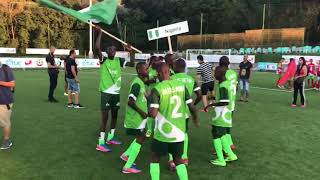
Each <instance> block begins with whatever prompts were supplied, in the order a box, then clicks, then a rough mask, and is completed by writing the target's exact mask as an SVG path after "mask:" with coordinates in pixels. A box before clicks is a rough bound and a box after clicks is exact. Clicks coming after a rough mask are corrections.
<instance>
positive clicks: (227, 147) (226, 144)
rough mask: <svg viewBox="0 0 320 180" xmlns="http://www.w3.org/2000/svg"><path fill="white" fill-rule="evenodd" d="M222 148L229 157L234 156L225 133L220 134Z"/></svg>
mask: <svg viewBox="0 0 320 180" xmlns="http://www.w3.org/2000/svg"><path fill="white" fill-rule="evenodd" d="M220 139H221V142H222V146H223V150H224V151H225V152H226V153H227V154H228V156H229V157H233V156H235V154H234V153H233V151H232V150H231V147H230V143H229V139H228V137H227V136H226V135H224V136H222V137H221V138H220Z"/></svg>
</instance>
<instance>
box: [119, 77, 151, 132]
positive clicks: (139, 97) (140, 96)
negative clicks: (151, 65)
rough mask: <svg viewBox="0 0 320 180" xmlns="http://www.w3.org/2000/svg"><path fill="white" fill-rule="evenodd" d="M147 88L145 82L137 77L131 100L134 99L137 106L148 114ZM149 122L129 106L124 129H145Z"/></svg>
mask: <svg viewBox="0 0 320 180" xmlns="http://www.w3.org/2000/svg"><path fill="white" fill-rule="evenodd" d="M145 93H146V88H145V84H144V82H143V81H142V80H141V79H140V78H139V77H136V78H135V79H134V80H133V82H132V84H131V88H130V91H129V98H130V97H131V98H133V99H134V100H135V101H136V105H137V106H138V107H139V108H140V109H141V110H142V111H144V112H146V113H147V111H148V107H147V99H146V97H145ZM146 123H147V120H146V119H143V118H142V117H141V116H140V114H139V113H138V112H137V111H135V110H134V109H132V108H131V107H130V106H128V105H127V110H126V117H125V120H124V127H125V128H129V129H144V128H145V126H146Z"/></svg>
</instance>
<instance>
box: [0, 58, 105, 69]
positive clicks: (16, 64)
mask: <svg viewBox="0 0 320 180" xmlns="http://www.w3.org/2000/svg"><path fill="white" fill-rule="evenodd" d="M55 60H56V63H57V64H59V63H61V67H63V61H61V60H60V59H59V58H56V59H55ZM0 61H1V63H2V64H7V65H8V66H10V67H11V68H22V69H27V68H47V62H46V59H45V58H11V57H4V58H2V57H0ZM76 62H77V64H78V67H79V68H99V67H100V63H99V60H98V59H76Z"/></svg>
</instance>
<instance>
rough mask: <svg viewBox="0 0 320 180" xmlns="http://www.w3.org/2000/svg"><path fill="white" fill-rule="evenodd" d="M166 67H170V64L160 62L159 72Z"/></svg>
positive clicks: (158, 65)
mask: <svg viewBox="0 0 320 180" xmlns="http://www.w3.org/2000/svg"><path fill="white" fill-rule="evenodd" d="M165 67H169V66H168V64H167V63H165V62H160V63H159V64H157V72H158V73H160V72H161V70H162V69H163V68H165Z"/></svg>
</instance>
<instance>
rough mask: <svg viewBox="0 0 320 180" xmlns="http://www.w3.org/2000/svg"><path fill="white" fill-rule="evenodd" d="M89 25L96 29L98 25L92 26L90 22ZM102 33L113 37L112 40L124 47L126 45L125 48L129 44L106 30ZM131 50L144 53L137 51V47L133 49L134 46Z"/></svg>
mask: <svg viewBox="0 0 320 180" xmlns="http://www.w3.org/2000/svg"><path fill="white" fill-rule="evenodd" d="M88 24H89V25H90V26H92V27H96V25H94V24H91V23H89V22H88ZM101 32H103V33H104V34H106V35H108V36H109V37H111V38H112V39H114V40H116V41H118V42H120V43H121V44H123V45H125V46H127V45H128V43H126V42H124V41H122V40H121V39H119V38H117V37H116V36H114V35H112V34H110V33H109V32H107V31H105V30H103V29H101ZM131 49H133V50H135V51H136V52H138V53H142V51H140V50H139V49H137V48H135V47H133V46H131Z"/></svg>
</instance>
